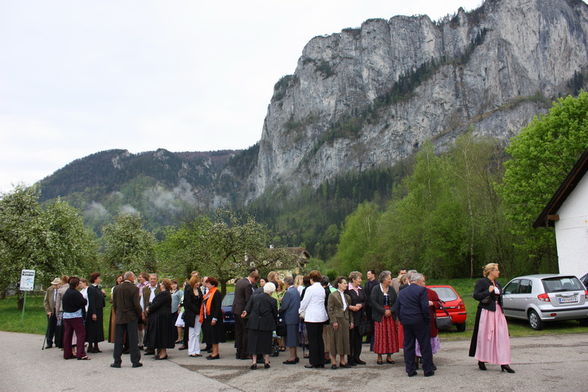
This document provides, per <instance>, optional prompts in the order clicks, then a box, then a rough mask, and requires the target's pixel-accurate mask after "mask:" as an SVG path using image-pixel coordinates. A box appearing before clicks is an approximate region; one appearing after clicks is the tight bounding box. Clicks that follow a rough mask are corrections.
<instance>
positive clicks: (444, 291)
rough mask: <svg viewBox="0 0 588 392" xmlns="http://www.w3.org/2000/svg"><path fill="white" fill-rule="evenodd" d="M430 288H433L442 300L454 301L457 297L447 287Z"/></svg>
mask: <svg viewBox="0 0 588 392" xmlns="http://www.w3.org/2000/svg"><path fill="white" fill-rule="evenodd" d="M430 289H431V290H434V291H435V292H436V293H437V295H438V296H439V299H440V300H441V301H443V302H447V301H455V300H456V299H457V294H455V291H453V290H452V289H451V288H449V287H430Z"/></svg>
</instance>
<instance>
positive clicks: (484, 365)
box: [478, 361, 488, 370]
mask: <svg viewBox="0 0 588 392" xmlns="http://www.w3.org/2000/svg"><path fill="white" fill-rule="evenodd" d="M478 368H480V370H488V369H486V364H485V363H484V362H482V361H478Z"/></svg>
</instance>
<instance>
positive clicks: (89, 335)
mask: <svg viewBox="0 0 588 392" xmlns="http://www.w3.org/2000/svg"><path fill="white" fill-rule="evenodd" d="M100 283H102V278H101V277H100V273H98V272H94V273H93V274H92V275H90V286H88V311H87V312H86V342H88V352H89V353H100V352H102V351H100V348H99V347H98V343H100V342H102V341H104V323H103V321H102V320H103V318H104V306H105V305H106V304H105V301H104V298H105V295H104V291H103V290H102V288H101V287H100Z"/></svg>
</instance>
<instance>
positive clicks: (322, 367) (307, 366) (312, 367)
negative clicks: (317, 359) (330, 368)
mask: <svg viewBox="0 0 588 392" xmlns="http://www.w3.org/2000/svg"><path fill="white" fill-rule="evenodd" d="M304 367H305V368H307V369H324V368H325V365H304Z"/></svg>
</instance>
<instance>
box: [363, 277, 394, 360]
mask: <svg viewBox="0 0 588 392" xmlns="http://www.w3.org/2000/svg"><path fill="white" fill-rule="evenodd" d="M378 279H379V281H380V284H379V285H377V286H374V288H373V289H372V291H371V293H370V305H371V307H372V319H373V320H374V349H373V351H374V352H375V353H376V354H378V360H377V364H378V365H382V364H383V363H384V361H383V360H382V355H384V354H385V355H386V362H387V363H394V361H393V360H392V354H394V353H397V352H398V350H399V345H398V336H397V326H396V320H395V319H396V315H394V314H393V313H392V305H394V302H396V291H394V289H393V288H392V286H391V283H392V273H391V272H390V271H382V272H381V273H380V276H379V277H378Z"/></svg>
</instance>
